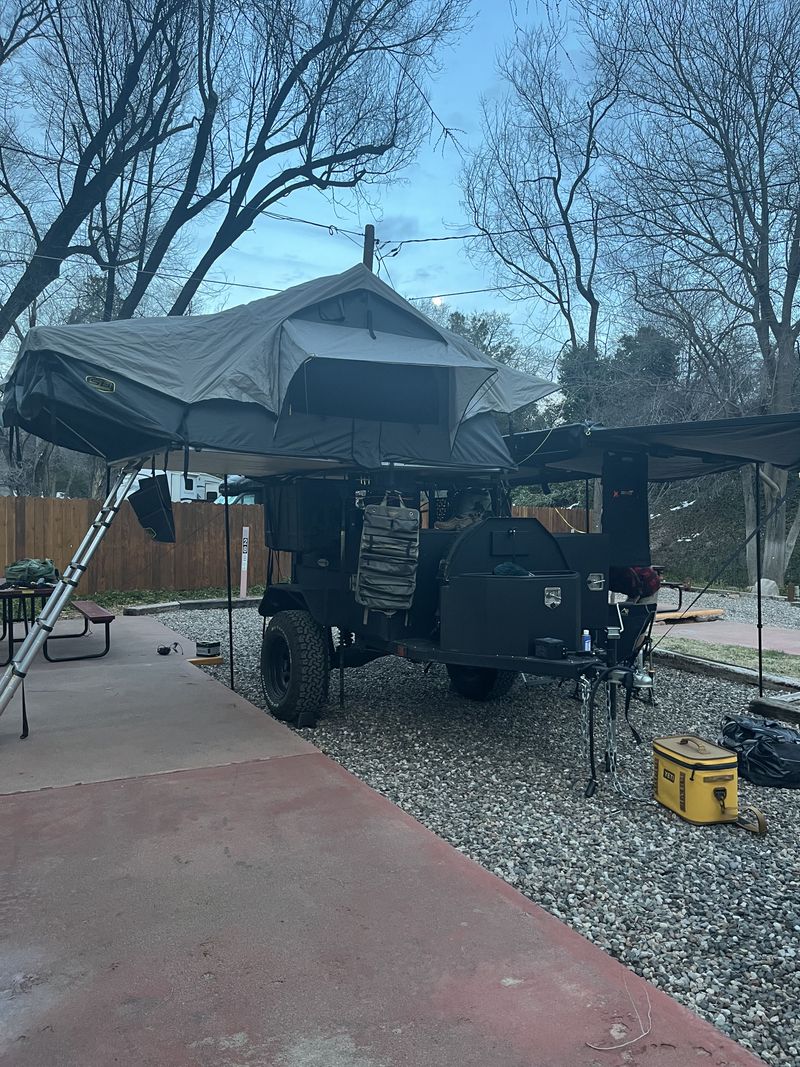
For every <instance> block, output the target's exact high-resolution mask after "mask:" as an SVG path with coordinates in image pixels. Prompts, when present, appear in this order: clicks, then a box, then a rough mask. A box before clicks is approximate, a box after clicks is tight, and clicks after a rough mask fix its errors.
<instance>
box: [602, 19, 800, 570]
mask: <svg viewBox="0 0 800 1067" xmlns="http://www.w3.org/2000/svg"><path fill="white" fill-rule="evenodd" d="M612 14H613V15H614V18H615V19H616V24H617V25H616V26H615V27H614V29H613V30H612V32H613V33H615V34H616V33H617V32H618V26H619V24H621V23H624V25H625V29H626V32H627V33H628V34H629V39H630V41H631V53H632V55H633V57H634V60H633V62H632V64H631V68H630V70H629V72H628V76H627V79H626V103H627V107H626V108H625V115H626V122H625V124H624V128H623V129H622V130H618V131H617V133H618V136H617V137H616V138H615V160H616V162H615V182H614V188H615V190H616V191H617V195H618V204H617V212H618V214H619V215H620V217H622V218H623V219H624V223H623V225H622V227H621V238H622V241H623V242H624V248H625V256H626V258H627V267H628V271H629V273H633V274H643V273H649V283H650V284H649V289H650V292H651V294H652V292H654V291H655V292H658V290H660V298H661V301H662V304H663V305H664V306H667V305H671V306H672V307H673V308H678V307H681V306H682V307H683V308H684V312H683V317H684V321H688V318H689V309H690V308H691V307H692V305H693V304H694V303H696V302H697V301H700V302H703V301H706V302H708V301H712V302H714V303H715V304H716V305H717V306H718V307H723V308H725V309H726V313H727V314H726V317H727V319H728V321H729V322H730V323H735V324H736V329H737V330H738V329H739V328H740V327H741V324H742V323H747V324H748V326H749V329H750V331H751V336H752V337H753V338H754V340H755V342H756V345H757V351H758V353H759V356H760V367H761V372H760V381H759V388H758V399H757V406H756V410H760V411H762V412H782V411H788V410H791V409H792V407H793V406H794V399H795V395H796V394H795V389H796V381H797V342H798V335H799V334H800V299H799V298H798V282H800V68H799V67H798V64H797V56H798V55H799V54H800V7H798V5H797V4H795V3H794V2H793V0H667V2H666V3H665V2H663V0H624V3H619V4H618V5H617V7H616V9H615V10H614V11H613V12H612ZM614 18H611V15H610V13H609V8H608V6H607V5H605V6H604V9H603V12H602V14H598V15H597V17H596V19H595V21H594V23H593V24H591V25H592V33H593V36H594V41H595V45H596V47H597V48H598V49H599V50H602V51H605V50H606V49H608V48H609V47H612V46H613V41H611V40H609V36H608V34H609V30H608V27H609V25H610V24H611V25H612V26H614ZM609 20H611V21H610V22H609ZM654 260H655V261H656V262H657V264H658V271H657V272H655V273H654V272H653V271H652V269H651V268H652V264H653V262H654ZM640 291H641V290H640ZM698 350H700V348H699V346H698ZM730 399H731V402H732V403H734V404H735V403H736V399H735V396H734V395H733V394H732V395H731V398H730ZM764 475H765V477H764V483H763V488H764V493H765V500H766V505H767V508H771V507H772V505H773V504H774V503H775V502H776V501H777V500H778V498H779V497H780V496H781V495H782V494H783V493H784V491H785V489H786V485H787V476H786V473H785V472H782V471H779V470H776V469H772V468H768V467H765V470H764ZM786 524H787V517H786V513H785V508H781V509H779V511H778V512H777V514H776V515H775V516H774V517H773V519H772V520H770V522H769V524H768V527H767V530H766V534H765V574H766V575H767V576H768V577H771V578H773V579H774V580H775V581H777V582H778V583H781V582H782V581H783V578H784V574H785V570H786V565H787V563H788V560H789V557H790V555H791V552H792V550H793V549H794V545H795V543H796V539H797V536H798V533H800V512H798V514H797V515H796V516H795V518H794V520H793V522H792V523H791V527H790V530H789V532H788V536H787V531H786Z"/></svg>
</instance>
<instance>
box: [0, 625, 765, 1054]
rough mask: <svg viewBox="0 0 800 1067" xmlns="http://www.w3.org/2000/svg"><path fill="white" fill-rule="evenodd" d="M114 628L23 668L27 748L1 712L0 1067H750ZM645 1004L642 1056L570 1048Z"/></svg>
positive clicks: (150, 646) (415, 830)
mask: <svg viewBox="0 0 800 1067" xmlns="http://www.w3.org/2000/svg"><path fill="white" fill-rule="evenodd" d="M113 635H114V652H113V658H112V657H109V658H108V659H107V660H105V661H103V660H99V661H95V662H93V663H84V664H73V665H70V666H62V667H53V666H49V665H42V669H41V671H40V672H39V673H38V674H32V675H31V681H30V684H29V687H28V688H29V698H30V700H29V703H30V714H31V731H32V733H31V737H30V738H29V739H28V740H27V741H25V742H21V741H18V740H17V734H18V730H19V726H18V721H17V719H16V714H17V712H16V708H15V706H12V708H10V709H9V711H8V712H7V713H6V715H5V716H4V717H3V718H2V719H0V782H1V783H2V790H3V792H4V793H5V794H6V795H4V796H0V850H1V851H0V855H2V857H3V882H4V889H3V893H2V897H1V898H0V911H1V914H0V938H2V942H1V945H2V948H1V949H0V1064H2V1065H4V1067H5V1065H9V1067H11V1065H12V1064H13V1065H14V1067H43V1065H53V1067H111V1065H113V1064H120V1065H123V1067H127V1065H132V1064H136V1065H137V1067H427V1065H431V1067H599V1065H601V1064H602V1065H605V1064H608V1065H610V1067H622V1065H623V1064H625V1065H628V1067H633V1065H647V1067H650V1065H653V1067H683V1065H685V1064H687V1063H695V1062H702V1063H703V1064H707V1065H708V1067H748V1065H749V1067H755V1065H756V1064H757V1063H758V1062H759V1061H757V1060H755V1059H754V1058H753V1057H752V1056H750V1055H748V1054H747V1053H745V1052H744V1051H743V1050H741V1049H740V1048H739V1047H738V1046H736V1045H735V1044H733V1043H732V1042H730V1041H728V1040H727V1039H726V1038H724V1037H723V1036H722V1035H721V1034H719V1033H718V1032H717V1031H716V1030H715V1029H714V1028H713V1027H711V1026H710V1025H708V1024H707V1023H705V1022H702V1021H701V1020H700V1019H698V1018H697V1017H695V1016H694V1015H692V1014H691V1013H690V1012H689V1011H687V1010H686V1009H684V1008H683V1007H681V1006H680V1005H678V1004H677V1003H676V1002H675V1001H673V1000H671V999H670V998H669V997H667V996H666V995H665V994H663V993H661V992H659V991H658V990H656V989H655V988H653V987H652V986H648V985H647V983H645V982H644V981H642V980H641V979H639V978H636V977H635V976H634V975H633V974H631V973H630V972H629V971H627V970H626V969H625V968H623V967H622V966H621V965H619V964H618V963H616V962H615V961H614V960H612V959H611V958H610V957H609V956H607V955H605V954H604V953H603V952H601V951H600V950H599V949H597V948H595V947H594V946H592V945H591V944H590V943H589V942H587V941H585V940H584V939H583V938H581V937H580V936H579V935H577V934H576V933H574V932H572V931H571V930H569V929H568V928H567V927H566V926H564V925H563V924H562V923H560V922H558V921H557V920H555V919H554V918H552V917H551V916H549V915H547V914H546V913H545V912H543V911H542V910H541V909H539V908H537V907H536V906H535V905H533V904H531V903H530V902H529V901H527V900H526V899H525V898H523V897H522V896H520V895H519V894H518V893H517V892H516V891H515V890H513V889H511V888H510V887H508V886H507V885H505V884H504V883H503V882H501V881H499V880H498V879H496V878H495V877H494V876H493V875H491V874H489V873H488V872H487V871H485V870H483V869H482V868H480V867H478V866H477V865H475V864H474V863H472V862H471V861H469V860H467V859H466V858H465V857H463V856H462V855H461V854H460V853H458V852H457V851H456V850H454V849H453V848H451V847H450V846H449V845H447V844H446V843H445V842H443V841H441V840H440V839H438V838H437V837H435V836H434V835H433V834H431V833H429V832H428V831H427V830H425V829H424V828H423V827H422V826H420V825H419V824H418V823H417V822H415V821H414V820H413V819H411V818H410V817H409V816H407V815H405V814H404V813H403V812H402V811H400V810H399V809H398V808H396V807H395V806H394V805H392V804H391V803H389V802H388V801H387V800H385V799H384V798H382V797H380V796H378V795H377V794H376V793H374V792H373V791H372V790H370V789H369V788H368V787H367V786H365V785H364V784H363V783H361V782H359V781H357V780H356V779H355V778H353V777H352V776H351V775H349V774H348V773H347V772H345V771H344V770H343V769H342V768H340V767H339V766H338V765H336V764H335V763H333V762H332V761H331V760H329V759H328V758H327V757H325V756H323V755H322V754H321V753H319V752H318V751H317V750H315V749H314V748H313V747H312V746H311V745H308V744H306V743H305V742H304V741H302V740H301V739H299V738H298V737H296V736H295V735H294V734H292V733H291V732H290V731H288V730H286V729H284V728H283V727H281V726H280V725H279V724H278V723H276V722H274V721H273V720H272V719H270V718H269V717H267V716H265V715H263V714H262V713H261V712H258V711H257V710H256V709H254V708H252V707H251V706H250V705H247V704H246V703H245V702H244V701H241V700H239V699H237V698H235V697H233V696H232V695H231V694H230V693H229V692H228V691H227V690H225V689H224V688H223V687H221V686H219V685H218V684H217V683H215V682H214V681H212V680H211V679H209V678H207V677H205V676H204V675H203V674H202V673H201V672H199V671H197V670H196V669H195V668H192V667H190V666H188V665H186V664H184V663H182V662H179V661H178V660H177V659H176V658H175V657H174V656H170V657H163V658H162V657H158V656H156V654H155V645H156V644H158V643H161V642H163V641H165V640H170V639H171V638H172V635H170V634H169V633H168V632H167V631H165V630H164V629H163V628H162V627H161V626H160V625H159V624H158V623H157V622H155V621H154V620H152V619H147V618H145V619H131V620H127V619H120V620H117V622H116V623H115V624H114V627H113ZM170 765H172V766H171V767H170ZM154 770H157V771H159V772H160V773H157V774H153V773H152V771H154ZM77 781H81V782H83V783H85V784H81V785H67V784H65V783H67V782H77ZM53 785H56V786H57V788H50V786H53ZM19 789H22V790H24V791H23V792H19V791H18V790H19ZM576 817H578V816H577V815H576ZM648 1001H649V1004H650V1012H651V1016H652V1030H651V1032H650V1033H649V1034H648V1036H647V1037H646V1038H643V1039H642V1040H639V1041H634V1042H633V1043H632V1044H631V1045H630V1046H629V1047H627V1048H625V1049H619V1050H615V1051H595V1050H594V1049H592V1048H590V1047H589V1044H593V1045H598V1046H613V1045H617V1044H619V1043H621V1042H625V1041H627V1040H629V1039H631V1038H635V1037H636V1035H637V1034H638V1033H639V1024H638V1023H637V1020H636V1017H635V1011H634V1007H633V1005H634V1004H635V1005H636V1009H637V1010H638V1011H639V1013H640V1016H641V1017H642V1018H643V1019H645V1020H646V1019H647V1017H648Z"/></svg>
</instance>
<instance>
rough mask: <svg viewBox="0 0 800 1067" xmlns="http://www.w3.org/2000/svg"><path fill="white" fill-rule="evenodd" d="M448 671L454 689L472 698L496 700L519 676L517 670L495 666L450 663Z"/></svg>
mask: <svg viewBox="0 0 800 1067" xmlns="http://www.w3.org/2000/svg"><path fill="white" fill-rule="evenodd" d="M447 673H448V674H449V675H450V681H451V683H452V686H453V689H455V691H456V692H457V693H460V694H461V696H462V697H468V698H469V699H470V700H495V699H497V697H503V696H505V695H506V693H508V692H509V690H510V689H511V687H512V686H513V685H514V682H516V680H517V678H518V677H519V673H518V672H517V671H498V670H495V669H494V667H463V666H461V665H460V664H456V663H448V664H447Z"/></svg>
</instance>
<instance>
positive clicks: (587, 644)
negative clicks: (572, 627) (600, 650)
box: [581, 630, 592, 652]
mask: <svg viewBox="0 0 800 1067" xmlns="http://www.w3.org/2000/svg"><path fill="white" fill-rule="evenodd" d="M581 644H582V645H583V651H584V652H591V651H592V635H591V634H590V633H589V631H588V630H584V631H583V634H582V636H581Z"/></svg>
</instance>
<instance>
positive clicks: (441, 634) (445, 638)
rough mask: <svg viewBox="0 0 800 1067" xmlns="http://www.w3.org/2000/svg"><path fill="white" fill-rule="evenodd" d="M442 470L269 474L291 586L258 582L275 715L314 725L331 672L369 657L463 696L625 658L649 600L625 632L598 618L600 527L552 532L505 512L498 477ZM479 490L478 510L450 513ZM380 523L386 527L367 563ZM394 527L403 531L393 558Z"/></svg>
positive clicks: (272, 542)
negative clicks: (438, 680) (432, 473)
mask: <svg viewBox="0 0 800 1067" xmlns="http://www.w3.org/2000/svg"><path fill="white" fill-rule="evenodd" d="M437 477H438V481H437V482H436V483H435V484H432V482H431V481H430V480H429V481H425V478H424V477H422V476H419V475H417V474H416V473H415V472H408V471H406V472H401V471H397V470H395V471H392V472H391V473H388V472H385V471H383V472H374V473H373V474H371V475H358V476H355V475H354V476H351V477H345V478H327V479H320V478H304V479H292V480H288V481H286V480H284V481H281V482H274V481H273V482H265V483H264V485H263V493H264V500H265V508H266V513H265V515H266V517H265V525H266V539H267V544H268V546H269V548H270V550H272V551H280V552H288V553H290V554H291V557H290V558H291V573H290V575H289V581H287V582H285V583H280V584H269V585H268V587H267V590H266V592H265V594H264V597H263V600H262V602H261V605H260V607H259V611H260V613H261V615H262V616H264V618H265V619H268V620H269V621H268V624H267V625H266V629H265V631H264V639H263V646H262V651H261V668H262V679H263V685H264V694H265V697H266V700H267V703H268V705H269V707H270V709H271V711H272V712H273V714H274V715H276V716H277V717H278V718H280V719H283V720H285V721H287V722H292V723H298V724H300V725H312V724H313V723H314V722H315V721H316V718H317V716H318V714H319V713H320V711H321V709H322V707H323V706H324V704H325V702H326V701H327V699H328V686H329V677H330V672H331V671H333V670H337V669H338V670H339V672H340V684H343V674H342V672H343V671H344V670H345V669H346V668H348V667H351V666H358V665H363V664H364V663H366V662H369V660H371V659H375V658H377V657H379V656H386V655H395V656H399V657H402V658H404V659H407V660H410V661H412V662H416V663H442V664H444V665H445V666H446V668H447V672H448V674H449V676H450V680H451V682H452V685H453V687H454V688H455V689H456V691H457V692H459V693H460V694H462V695H463V696H465V697H468V698H471V699H474V700H487V699H490V698H492V697H495V696H499V695H501V694H503V693H504V692H507V691H508V689H510V687H511V685H513V683H514V681H515V679H516V678H517V677H518V675H519V674H520V673H524V674H527V675H542V676H548V677H553V678H571V679H577V678H579V677H580V676H582V675H584V676H592V675H595V674H597V672H599V671H602V670H603V669H604V668H605V667H606V666H607V664H608V663H609V662H616V661H617V660H618V659H622V660H625V661H631V659H632V656H633V655H634V654H635V651H636V646H637V641H638V639H639V636H640V634H641V633H642V632H643V630H644V629H645V627H646V626H647V623H648V620H649V617H650V614H651V612H652V610H654V609H653V608H651V607H650V606H649V605H642V607H641V609H640V608H639V607H638V606H634V611H633V615H630V614H629V618H628V621H627V624H626V625H625V627H624V631H623V633H624V636H623V633H620V632H619V630H620V620H619V613H618V612H617V611H616V610H612V615H611V617H609V610H610V609H609V604H608V583H609V560H610V546H609V538H608V536H607V535H605V534H591V533H590V534H581V535H575V534H552V533H550V532H549V531H548V530H546V529H545V527H544V526H543V525H542V524H541V523H540V522H539V521H538V520H536V519H534V518H519V517H515V516H513V515H512V514H511V508H510V506H509V498H508V491H507V486H505V485H504V484H503V483H502V482H501V481H500V479H499V478H498V477H497V476H496V475H495V476H494V477H492V475H491V474H487V475H485V476H484V478H480V477H476V476H475V475H474V474H472V475H470V476H463V477H461V478H458V477H457V476H454V475H450V476H449V478H448V477H447V474H446V473H445V475H444V477H443V476H442V474H441V473H439V475H438V476H437ZM481 488H483V489H484V491H485V496H486V499H487V502H490V503H489V506H488V508H487V511H486V512H485V514H483V515H472V516H467V517H464V516H462V517H458V516H456V517H455V518H454V517H453V516H452V515H451V514H450V513H451V512H452V511H453V509H454V507H456V508H457V507H458V504H457V501H459V500H462V501H463V500H464V499H465V498H467V497H469V496H470V495H471V494H474V493H475V492H476V490H479V489H481ZM385 502H386V503H385ZM448 516H449V517H448ZM375 520H377V521H378V522H379V523H382V526H380V527H379V529H380V531H381V532H380V535H379V536H380V537H381V538H386V534H387V533H388V534H389V536H388V538H386V539H387V541H388V544H386V545H384V548H385V552H384V555H383V557H381V556H380V553H378V556H377V558H376V553H375V551H374V550H375V537H374V536H373V528H374V526H375ZM392 522H397V523H399V524H401V525H402V526H403V529H401V530H399V531H398V534H397V541H398V545H399V551H395V545H393V544H392V543H391V537H392V533H391V531H389V530H388V525H391V523H392ZM387 524H388V525H387ZM442 526H444V527H448V526H450V527H451V528H441V527H442ZM453 527H454V528H453ZM459 527H460V528H459ZM409 546H410V547H409ZM370 567H371V571H370V573H369V575H368V581H367V582H365V581H364V580H363V579H364V571H365V569H367V570H370ZM384 594H386V595H384ZM403 598H405V599H403ZM396 603H399V605H400V606H394V605H395V604H396ZM626 610H628V611H630V609H626ZM610 622H611V641H610V640H609V623H610ZM584 631H588V633H589V635H590V640H591V649H592V650H591V651H590V652H589V651H585V650H584V649H583V647H582V646H583V634H584Z"/></svg>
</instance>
